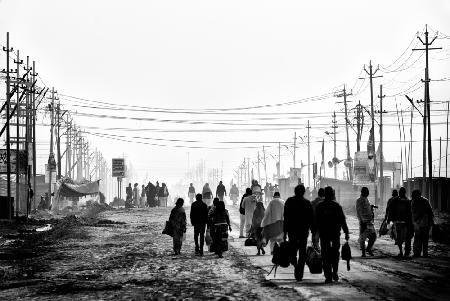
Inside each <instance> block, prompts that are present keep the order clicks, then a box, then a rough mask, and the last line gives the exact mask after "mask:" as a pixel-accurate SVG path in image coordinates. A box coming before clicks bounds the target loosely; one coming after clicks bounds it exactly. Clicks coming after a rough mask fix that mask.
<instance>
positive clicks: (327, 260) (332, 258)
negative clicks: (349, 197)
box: [316, 186, 349, 283]
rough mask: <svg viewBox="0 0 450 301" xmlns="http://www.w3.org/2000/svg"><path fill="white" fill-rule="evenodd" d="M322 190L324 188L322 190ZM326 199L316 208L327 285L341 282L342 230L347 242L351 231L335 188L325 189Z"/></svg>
mask: <svg viewBox="0 0 450 301" xmlns="http://www.w3.org/2000/svg"><path fill="white" fill-rule="evenodd" d="M321 189H322V188H321ZM320 193H321V192H320V189H319V195H320ZM323 194H324V196H325V199H324V200H323V201H321V202H320V203H319V204H318V205H317V208H316V219H317V220H316V221H317V229H318V232H319V235H320V246H321V249H322V261H323V271H324V275H325V283H331V282H332V280H331V279H333V280H334V281H338V280H339V276H338V267H339V247H340V239H341V228H342V230H344V233H345V240H347V241H348V239H349V231H348V227H347V222H346V220H345V215H344V211H343V210H342V207H341V205H339V203H337V202H336V201H335V200H334V193H333V188H331V187H330V186H328V187H325V190H324V192H323Z"/></svg>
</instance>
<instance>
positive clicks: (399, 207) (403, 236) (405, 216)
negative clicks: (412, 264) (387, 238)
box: [386, 187, 412, 257]
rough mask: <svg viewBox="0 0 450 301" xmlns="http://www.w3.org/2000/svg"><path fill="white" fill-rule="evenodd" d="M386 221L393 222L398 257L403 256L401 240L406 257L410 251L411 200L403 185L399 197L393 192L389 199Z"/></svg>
mask: <svg viewBox="0 0 450 301" xmlns="http://www.w3.org/2000/svg"><path fill="white" fill-rule="evenodd" d="M394 191H396V190H394ZM386 221H387V223H388V224H389V223H390V222H391V221H392V222H393V223H394V226H393V231H394V236H395V244H396V245H397V246H398V249H399V250H400V253H399V254H398V257H403V242H405V256H406V257H408V256H409V254H410V252H411V235H410V231H411V228H412V227H411V226H412V215H411V201H410V200H408V198H407V197H406V189H405V187H402V188H400V197H395V196H394V193H393V197H392V198H391V199H390V200H389V202H388V207H387V208H386Z"/></svg>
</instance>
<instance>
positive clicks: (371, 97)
mask: <svg viewBox="0 0 450 301" xmlns="http://www.w3.org/2000/svg"><path fill="white" fill-rule="evenodd" d="M378 70H379V66H378V67H377V69H376V70H375V72H374V71H373V66H372V61H369V71H367V69H366V66H364V71H365V72H366V73H367V75H369V78H370V117H371V119H372V131H373V136H372V137H373V141H372V142H373V147H374V149H375V151H374V154H373V159H374V162H375V204H376V202H377V199H378V188H377V184H376V183H377V179H376V178H377V155H376V148H375V115H374V110H373V79H374V78H378V77H382V75H379V76H375V74H376V73H377V71H378Z"/></svg>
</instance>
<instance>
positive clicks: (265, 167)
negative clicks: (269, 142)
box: [263, 145, 268, 183]
mask: <svg viewBox="0 0 450 301" xmlns="http://www.w3.org/2000/svg"><path fill="white" fill-rule="evenodd" d="M263 157H264V174H265V175H266V183H267V182H268V178H267V166H266V150H265V149H264V145H263Z"/></svg>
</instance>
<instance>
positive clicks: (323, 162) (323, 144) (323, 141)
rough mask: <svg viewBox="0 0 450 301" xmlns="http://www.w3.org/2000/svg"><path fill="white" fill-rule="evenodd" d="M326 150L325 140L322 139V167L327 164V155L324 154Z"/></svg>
mask: <svg viewBox="0 0 450 301" xmlns="http://www.w3.org/2000/svg"><path fill="white" fill-rule="evenodd" d="M324 148H325V139H322V152H321V154H322V162H321V163H320V166H324V164H325V154H324Z"/></svg>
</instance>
